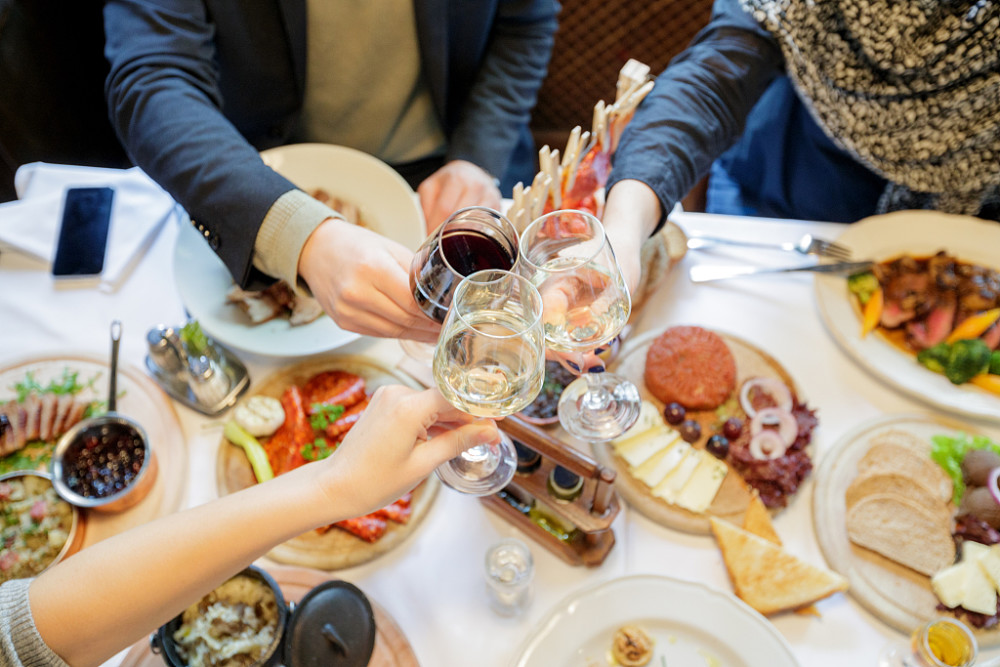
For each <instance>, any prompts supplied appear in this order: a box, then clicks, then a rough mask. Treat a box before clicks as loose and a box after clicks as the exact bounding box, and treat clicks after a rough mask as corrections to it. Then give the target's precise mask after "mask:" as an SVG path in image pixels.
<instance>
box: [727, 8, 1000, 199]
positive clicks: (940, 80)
mask: <svg viewBox="0 0 1000 667" xmlns="http://www.w3.org/2000/svg"><path fill="white" fill-rule="evenodd" d="M740 2H741V4H742V5H743V7H744V9H746V10H747V11H749V12H750V13H752V14H753V16H754V18H755V19H756V20H757V21H758V22H759V23H760V24H761V25H763V26H764V27H765V29H767V30H768V31H769V32H770V33H771V34H772V35H774V37H775V38H776V39H777V40H778V42H779V44H780V45H781V50H782V52H783V54H784V57H785V65H786V69H787V72H788V75H789V77H790V79H791V80H792V82H793V84H794V85H795V87H796V89H797V90H798V93H799V96H800V97H801V98H802V99H803V100H804V101H805V104H806V105H807V106H808V107H809V109H810V111H811V113H812V115H813V117H814V118H815V119H816V120H817V122H819V124H820V125H821V126H822V127H823V128H824V129H825V131H826V132H827V134H828V135H830V136H831V137H833V138H834V141H836V142H837V143H838V144H839V145H840V146H841V147H842V148H843V149H845V150H847V151H848V152H849V153H850V154H851V155H853V156H854V157H855V158H856V159H858V160H860V161H861V162H863V163H864V164H866V165H867V166H868V167H870V168H871V169H873V170H874V171H875V172H877V173H879V174H881V175H882V176H883V177H885V178H886V179H887V180H888V181H889V186H888V187H887V189H886V191H885V193H884V194H883V196H882V199H881V201H880V204H879V207H880V209H881V212H884V211H887V210H897V209H904V208H933V209H937V210H941V211H946V212H950V213H962V214H967V215H975V214H977V213H980V214H981V212H988V217H994V216H995V215H996V214H995V212H994V211H996V210H997V209H998V204H1000V2H998V1H997V0H978V1H970V0H740Z"/></svg>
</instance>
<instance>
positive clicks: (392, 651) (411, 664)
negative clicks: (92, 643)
mask: <svg viewBox="0 0 1000 667" xmlns="http://www.w3.org/2000/svg"><path fill="white" fill-rule="evenodd" d="M265 569H266V570H267V572H268V573H269V574H270V575H271V576H272V577H274V580H275V581H276V582H277V584H278V586H280V587H281V592H282V593H284V595H285V600H286V601H287V602H298V601H299V600H301V599H302V598H303V597H305V595H306V593H308V592H309V591H310V590H312V589H313V588H315V587H316V586H319V585H320V584H322V583H323V582H325V581H328V580H329V579H330V577H329V575H328V574H327V573H325V572H319V571H317V570H310V569H307V568H302V567H282V566H275V567H267V568H265ZM366 597H367V595H366ZM368 602H370V603H371V606H372V611H373V612H375V633H376V634H375V649H374V651H373V652H372V657H371V660H370V661H369V663H368V667H418V665H419V664H420V663H419V662H417V656H416V655H415V654H414V653H413V648H412V647H411V646H410V643H409V641H407V639H406V635H404V634H403V631H402V630H400V629H399V626H398V625H396V621H395V620H393V618H392V616H390V615H389V612H387V611H386V610H385V609H383V608H382V606H381V605H379V604H378V603H377V602H376V601H375V600H373V599H371V597H368ZM164 664H165V663H164V662H163V658H162V657H160V656H159V655H156V654H154V653H153V652H152V651H151V650H150V647H149V641H148V640H142V641H140V642H138V643H136V644H135V645H134V646H132V648H131V649H129V651H128V653H126V654H125V657H124V658H122V661H121V667H163V665H164Z"/></svg>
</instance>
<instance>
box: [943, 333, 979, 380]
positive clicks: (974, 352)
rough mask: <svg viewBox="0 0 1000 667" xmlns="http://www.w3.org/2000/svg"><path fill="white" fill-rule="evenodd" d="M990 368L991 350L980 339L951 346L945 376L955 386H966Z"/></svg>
mask: <svg viewBox="0 0 1000 667" xmlns="http://www.w3.org/2000/svg"><path fill="white" fill-rule="evenodd" d="M989 367H990V348H989V346H988V345H987V344H986V343H984V342H983V341H981V340H980V339H978V338H975V339H973V340H956V341H955V342H954V343H952V344H951V352H950V354H949V355H948V363H947V364H945V367H944V375H945V377H946V378H948V379H949V380H951V382H952V383H953V384H964V383H966V382H968V381H969V380H971V379H972V378H973V377H974V376H976V375H979V374H980V373H985V372H986V370H987V369H988V368H989Z"/></svg>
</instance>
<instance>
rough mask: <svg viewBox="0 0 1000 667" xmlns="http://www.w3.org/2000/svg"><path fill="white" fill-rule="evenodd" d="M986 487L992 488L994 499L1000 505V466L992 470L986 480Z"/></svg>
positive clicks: (991, 492)
mask: <svg viewBox="0 0 1000 667" xmlns="http://www.w3.org/2000/svg"><path fill="white" fill-rule="evenodd" d="M986 488H987V489H989V490H990V495H991V496H993V501H994V502H995V503H996V504H997V505H1000V466H997V467H996V468H994V469H993V470H990V476H989V478H988V479H987V480H986Z"/></svg>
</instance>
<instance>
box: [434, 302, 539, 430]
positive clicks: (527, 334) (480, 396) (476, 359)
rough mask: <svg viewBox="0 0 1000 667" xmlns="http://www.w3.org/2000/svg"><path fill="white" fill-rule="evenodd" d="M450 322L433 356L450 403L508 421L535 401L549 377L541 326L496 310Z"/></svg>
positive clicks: (443, 391)
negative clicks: (541, 337) (534, 325)
mask: <svg viewBox="0 0 1000 667" xmlns="http://www.w3.org/2000/svg"><path fill="white" fill-rule="evenodd" d="M451 323H453V324H454V325H456V326H446V330H445V331H443V332H442V334H441V335H442V339H441V341H439V342H438V345H437V349H436V350H435V353H434V379H435V380H436V382H437V385H438V388H439V389H440V390H441V393H442V394H444V397H445V398H446V399H448V401H449V402H450V403H451V404H452V405H454V406H455V407H457V408H458V409H460V410H462V411H464V412H467V413H469V414H471V415H475V416H477V417H505V416H507V415H509V414H512V413H514V412H517V411H518V410H521V409H523V408H524V407H526V406H527V405H528V404H529V403H531V401H533V400H534V398H535V396H537V395H538V392H539V391H541V388H542V382H543V380H544V379H545V371H544V369H545V360H544V351H543V349H542V345H540V344H539V342H540V341H539V340H533V337H536V338H537V337H540V336H541V333H540V331H539V330H538V329H537V327H536V328H534V329H532V328H530V326H528V325H529V324H530V323H525V322H524V321H523V320H521V319H520V318H519V317H517V316H516V315H515V314H512V313H509V312H504V311H495V310H482V311H476V312H473V313H468V314H466V315H465V317H464V318H461V319H460V318H455V320H454V321H452V322H451ZM526 329H527V330H526ZM519 332H520V334H519V335H515V334H518V333H519Z"/></svg>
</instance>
